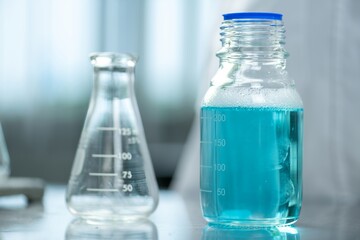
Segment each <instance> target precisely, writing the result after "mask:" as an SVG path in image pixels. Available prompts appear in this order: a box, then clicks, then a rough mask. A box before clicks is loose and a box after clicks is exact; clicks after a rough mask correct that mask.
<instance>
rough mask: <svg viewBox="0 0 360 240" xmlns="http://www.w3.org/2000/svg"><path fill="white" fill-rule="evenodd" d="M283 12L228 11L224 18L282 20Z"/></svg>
mask: <svg viewBox="0 0 360 240" xmlns="http://www.w3.org/2000/svg"><path fill="white" fill-rule="evenodd" d="M282 16H283V15H282V14H280V13H271V12H239V13H227V14H224V15H223V17H224V20H234V19H270V20H282Z"/></svg>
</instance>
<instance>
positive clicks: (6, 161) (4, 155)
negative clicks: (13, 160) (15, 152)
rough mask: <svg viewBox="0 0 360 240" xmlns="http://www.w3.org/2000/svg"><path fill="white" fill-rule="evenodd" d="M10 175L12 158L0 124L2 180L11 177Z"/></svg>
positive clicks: (0, 174)
mask: <svg viewBox="0 0 360 240" xmlns="http://www.w3.org/2000/svg"><path fill="white" fill-rule="evenodd" d="M9 175H10V158H9V152H8V150H7V147H6V142H5V138H4V133H3V130H2V127H1V124H0V178H5V177H9Z"/></svg>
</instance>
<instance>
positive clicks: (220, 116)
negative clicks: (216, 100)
mask: <svg viewBox="0 0 360 240" xmlns="http://www.w3.org/2000/svg"><path fill="white" fill-rule="evenodd" d="M214 121H215V122H225V121H226V116H225V114H220V113H217V114H215V115H214Z"/></svg>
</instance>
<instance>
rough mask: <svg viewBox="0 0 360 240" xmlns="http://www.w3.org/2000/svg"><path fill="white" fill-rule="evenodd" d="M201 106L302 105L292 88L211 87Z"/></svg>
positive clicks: (297, 106)
mask: <svg viewBox="0 0 360 240" xmlns="http://www.w3.org/2000/svg"><path fill="white" fill-rule="evenodd" d="M202 106H203V107H207V106H208V107H239V106H240V107H242V106H243V107H281V108H303V103H302V100H301V97H300V95H299V93H298V92H297V91H296V89H295V88H294V87H293V86H289V87H284V88H249V87H223V86H222V87H218V86H211V87H210V88H209V89H208V90H207V92H206V94H205V96H204V98H203V101H202Z"/></svg>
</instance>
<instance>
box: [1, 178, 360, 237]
mask: <svg viewBox="0 0 360 240" xmlns="http://www.w3.org/2000/svg"><path fill="white" fill-rule="evenodd" d="M65 189H66V186H63V185H48V186H47V187H46V191H45V195H44V199H43V201H42V203H36V202H35V203H31V204H30V205H27V202H26V199H25V198H24V197H21V196H10V197H0V240H3V239H10V240H17V239H36V240H41V239H66V240H69V239H71V240H73V239H144V240H146V239H159V240H171V239H176V240H187V239H189V240H191V239H203V240H210V239H211V240H213V239H266V240H270V239H273V240H285V239H287V240H289V239H302V240H308V239H319V240H322V239H324V240H325V239H329V240H332V239H339V240H340V239H341V240H343V239H344V240H347V239H349V240H350V239H351V240H356V239H359V240H360V206H359V203H351V202H341V203H339V202H331V201H329V200H319V199H318V200H308V201H305V202H304V203H303V208H302V212H301V217H300V220H299V221H298V223H296V224H295V226H293V227H280V228H268V229H252V228H244V229H239V228H232V227H221V226H213V225H208V224H207V223H206V221H205V220H204V219H203V218H202V216H201V210H200V203H199V200H198V196H193V197H187V198H184V197H182V196H180V195H179V194H178V193H176V192H174V191H171V190H162V191H161V192H160V202H159V206H158V208H157V210H156V211H155V213H154V214H152V215H151V216H150V217H149V219H147V220H142V221H139V222H132V223H131V222H130V223H121V222H114V223H88V222H86V221H84V220H81V219H78V218H75V217H74V216H72V215H71V214H70V213H69V212H68V210H67V208H66V204H65V200H64V195H65Z"/></svg>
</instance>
